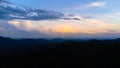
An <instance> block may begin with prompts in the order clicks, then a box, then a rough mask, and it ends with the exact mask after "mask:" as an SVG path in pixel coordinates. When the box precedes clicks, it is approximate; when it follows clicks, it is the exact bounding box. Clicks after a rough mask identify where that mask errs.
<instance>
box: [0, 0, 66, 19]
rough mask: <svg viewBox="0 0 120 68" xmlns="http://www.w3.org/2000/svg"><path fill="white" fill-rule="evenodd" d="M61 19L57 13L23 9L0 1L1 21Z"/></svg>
mask: <svg viewBox="0 0 120 68" xmlns="http://www.w3.org/2000/svg"><path fill="white" fill-rule="evenodd" d="M61 17H64V14H62V13H59V12H55V11H47V10H42V9H31V8H25V7H21V6H16V5H14V4H12V3H9V2H7V1H4V0H0V19H2V20H12V19H23V20H49V19H60V18H61Z"/></svg>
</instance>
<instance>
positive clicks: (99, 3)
mask: <svg viewBox="0 0 120 68" xmlns="http://www.w3.org/2000/svg"><path fill="white" fill-rule="evenodd" d="M105 5H106V2H91V3H88V4H85V5H83V6H80V7H77V9H89V8H93V7H96V8H97V7H103V6H105Z"/></svg>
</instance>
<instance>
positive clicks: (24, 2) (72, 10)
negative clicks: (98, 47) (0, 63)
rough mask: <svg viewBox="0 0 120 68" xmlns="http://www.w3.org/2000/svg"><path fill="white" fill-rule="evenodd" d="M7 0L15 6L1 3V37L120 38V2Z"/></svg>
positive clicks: (93, 0)
mask: <svg viewBox="0 0 120 68" xmlns="http://www.w3.org/2000/svg"><path fill="white" fill-rule="evenodd" d="M6 1H8V2H11V3H13V4H8V3H6V2H5V3H2V1H0V13H1V14H0V17H1V19H0V35H1V36H6V37H12V38H117V37H119V36H120V27H119V26H120V8H119V6H120V4H119V3H120V1H119V0H19V1H18V0H6ZM23 6H24V7H23ZM28 7H30V8H32V10H31V9H28ZM35 9H37V10H35ZM38 9H40V10H38Z"/></svg>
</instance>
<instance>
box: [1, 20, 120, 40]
mask: <svg viewBox="0 0 120 68" xmlns="http://www.w3.org/2000/svg"><path fill="white" fill-rule="evenodd" d="M48 23H50V24H48ZM119 25H120V24H114V23H105V22H102V21H99V20H95V19H83V20H80V21H78V20H52V21H49V20H43V21H33V20H13V21H1V24H0V35H1V36H6V37H12V38H85V37H86V38H87V37H88V38H90V37H91V38H92V37H93V38H94V37H99V38H100V37H105V36H106V35H107V34H108V33H109V36H111V34H114V35H115V34H119V32H120V27H119ZM106 37H107V36H106Z"/></svg>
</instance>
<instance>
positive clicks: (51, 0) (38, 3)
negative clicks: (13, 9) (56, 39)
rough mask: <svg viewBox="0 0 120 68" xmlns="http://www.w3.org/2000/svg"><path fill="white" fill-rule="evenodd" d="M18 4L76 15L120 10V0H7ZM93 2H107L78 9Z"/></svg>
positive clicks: (93, 14)
mask: <svg viewBox="0 0 120 68" xmlns="http://www.w3.org/2000/svg"><path fill="white" fill-rule="evenodd" d="M7 1H10V2H12V3H15V4H17V5H23V6H27V7H31V8H35V9H47V10H54V11H59V12H62V13H67V14H76V15H90V16H92V17H94V16H95V17H98V16H97V15H101V14H102V15H104V14H109V13H116V12H118V11H120V8H119V6H120V4H119V3H120V1H119V0H19V1H18V0H7ZM92 2H105V5H103V6H102V7H92V8H90V7H89V8H87V10H83V9H76V8H80V7H81V6H84V5H87V4H89V3H92Z"/></svg>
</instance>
